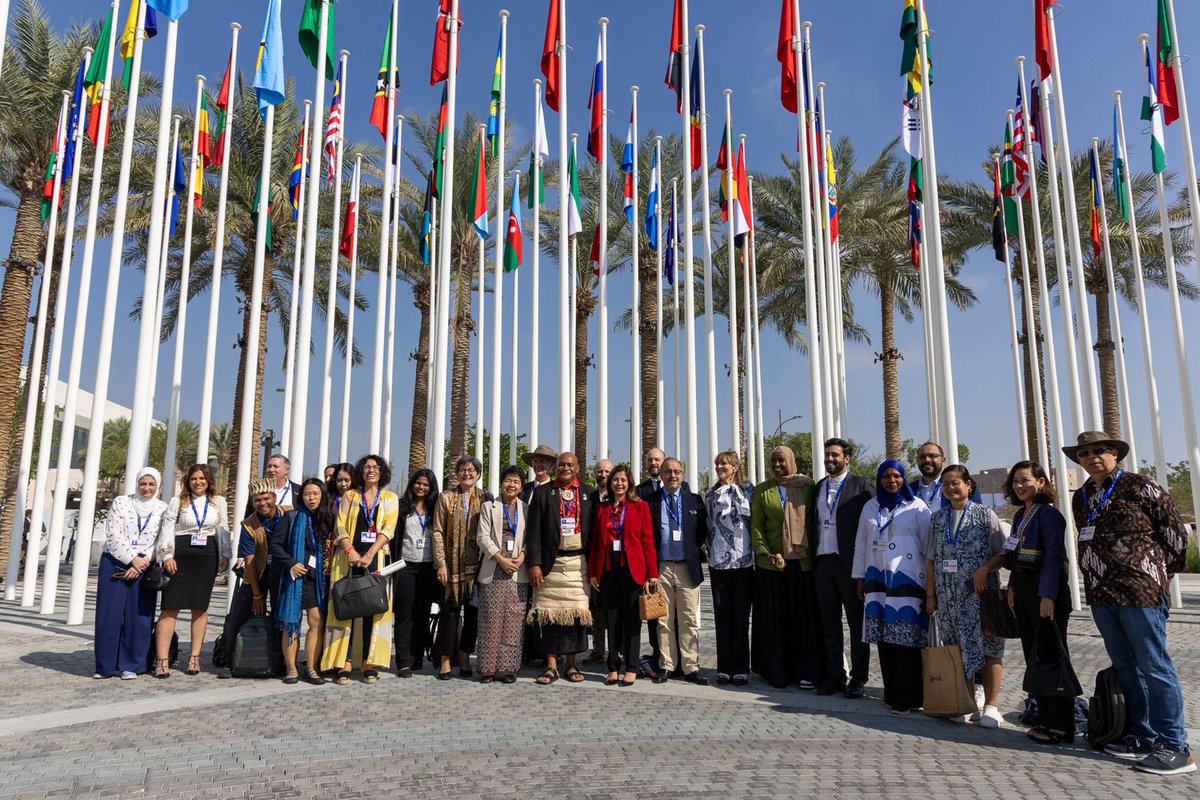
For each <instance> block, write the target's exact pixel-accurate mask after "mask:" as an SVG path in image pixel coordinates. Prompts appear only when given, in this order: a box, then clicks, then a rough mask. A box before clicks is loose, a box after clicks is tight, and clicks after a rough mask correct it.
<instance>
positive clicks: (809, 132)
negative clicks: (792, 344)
mask: <svg viewBox="0 0 1200 800" xmlns="http://www.w3.org/2000/svg"><path fill="white" fill-rule="evenodd" d="M803 30H804V34H803V37H804V38H803V42H802V43H801V48H802V50H803V53H804V63H805V64H806V65H807V69H805V70H804V72H803V73H802V74H803V75H804V76H805V78H806V80H805V86H804V95H805V97H806V98H808V99H807V103H806V105H807V106H808V108H806V109H805V111H804V118H805V119H804V147H805V150H807V149H808V148H810V147H811V148H812V149H813V152H812V157H813V158H815V159H816V163H810V169H809V171H808V194H807V195H806V197H807V198H808V202H809V203H811V205H812V213H813V217H814V223H813V227H814V230H813V239H814V243H815V246H816V247H815V252H814V254H813V258H814V259H815V261H814V272H815V277H816V280H817V305H816V306H815V307H814V308H813V310H812V312H811V313H813V314H816V317H817V326H818V329H819V331H820V332H819V334H818V336H817V339H816V341H814V342H812V343H811V344H810V346H812V347H815V348H816V353H817V356H818V357H819V358H820V359H821V372H822V374H824V375H825V376H826V378H827V379H826V380H825V381H823V382H822V383H821V396H822V402H821V413H822V416H823V421H824V424H823V427H824V429H825V431H826V433H830V432H835V431H836V430H837V426H836V425H834V422H833V416H834V415H833V380H832V379H831V378H830V376H832V375H833V361H832V357H831V354H830V352H829V331H828V330H826V322H825V225H824V223H823V222H822V216H821V215H822V214H823V213H824V212H823V209H822V208H821V169H820V164H821V161H820V158H821V153H820V152H819V146H818V144H817V135H818V134H817V110H816V105H817V93H816V90H815V89H814V87H813V68H812V23H811V22H805V23H804V25H803ZM822 454H823V451H822Z"/></svg>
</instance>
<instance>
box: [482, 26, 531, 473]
mask: <svg viewBox="0 0 1200 800" xmlns="http://www.w3.org/2000/svg"><path fill="white" fill-rule="evenodd" d="M507 69H508V11H507V10H505V9H501V11H500V99H499V100H498V101H497V104H496V106H497V107H496V114H497V115H498V119H497V128H496V137H497V145H498V148H497V151H496V264H495V268H494V270H493V276H492V292H493V297H492V316H493V319H492V409H491V410H492V430H491V442H490V444H491V453H492V455H491V461H490V462H489V464H488V481H487V485H488V486H489V487H491V490H492V491H493V492H496V493H499V492H500V460H501V458H502V457H503V456H502V455H501V453H500V403H501V387H502V384H503V381H504V378H503V374H504V371H503V369H502V367H503V364H502V363H501V361H502V359H503V357H504V354H503V351H502V349H501V345H502V344H503V340H504V241H505V238H506V237H507V233H508V213H507V209H508V206H507V205H506V204H505V202H504V178H505V173H504V145H505V141H504V140H505V131H504V125H505V122H506V116H507V109H506V108H505V105H506V104H507V102H508V98H507V91H506V84H507V82H508V77H507ZM533 146H534V147H535V148H536V147H537V143H536V142H534V145H533ZM517 180H518V181H519V180H520V178H518V179H517ZM518 187H520V183H518V184H517V187H514V189H513V191H514V193H516V194H520V192H519V191H518V190H517V188H518ZM516 284H517V276H516V275H515V274H514V275H513V291H514V300H513V302H514V306H513V309H514V310H513V320H514V330H513V359H512V362H513V367H511V368H512V369H513V370H514V371H513V378H514V380H513V401H512V409H513V410H512V415H513V417H512V423H513V424H512V439H511V442H512V446H513V448H514V450H513V455H514V456H515V455H516V446H517V439H516V436H517V423H516V414H517V411H516V409H517V402H516V393H517V384H516V380H515V378H516V371H515V365H516V363H517V359H516V355H517V349H516V343H517V335H516V329H515V328H516V323H515V320H516V318H517V312H516V305H515V303H516V298H515V292H516ZM481 338H482V337H481ZM480 361H481V362H482V359H480ZM481 366H482V363H481ZM482 378H483V374H482V373H480V379H481V381H482ZM513 463H516V461H515V459H514V462H513Z"/></svg>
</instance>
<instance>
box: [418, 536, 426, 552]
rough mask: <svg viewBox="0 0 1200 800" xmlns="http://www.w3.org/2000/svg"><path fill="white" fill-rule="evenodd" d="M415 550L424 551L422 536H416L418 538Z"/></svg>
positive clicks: (423, 538)
mask: <svg viewBox="0 0 1200 800" xmlns="http://www.w3.org/2000/svg"><path fill="white" fill-rule="evenodd" d="M417 549H418V550H424V549H425V537H424V536H418V537H417Z"/></svg>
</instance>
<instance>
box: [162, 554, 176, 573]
mask: <svg viewBox="0 0 1200 800" xmlns="http://www.w3.org/2000/svg"><path fill="white" fill-rule="evenodd" d="M163 569H165V570H166V571H167V574H168V575H174V574H175V570H177V569H179V567H178V566H177V565H176V564H175V559H173V558H168V559H167V560H166V561H164V562H163Z"/></svg>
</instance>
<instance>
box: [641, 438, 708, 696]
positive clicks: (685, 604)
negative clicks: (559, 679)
mask: <svg viewBox="0 0 1200 800" xmlns="http://www.w3.org/2000/svg"><path fill="white" fill-rule="evenodd" d="M660 474H661V476H662V482H663V485H662V488H661V489H659V490H658V491H657V492H655V493H654V494H652V495H650V497H649V498H647V500H646V502H647V503H649V504H650V527H651V528H652V529H653V532H654V549H655V552H656V554H657V556H658V574H659V578H658V584H659V588H660V589H661V590H662V592H663V593H664V594H665V595H666V598H667V615H666V616H665V617H662V618H661V619H659V620H658V650H659V658H660V661H659V667H660V668H661V669H659V671H658V674H657V675H656V676H655V677H654V682H655V683H663V682H665V681H666V680H667V677H668V676H669V675H670V674H671V672H672V671H673V670H674V669H675V666H676V664H678V666H679V668H680V669H681V670H682V671H683V676H684V678H685V679H687V680H689V681H691V682H692V683H694V684H697V685H698V686H707V685H708V678H706V677H704V673H702V672H701V671H700V614H699V612H700V584H701V583H702V582H703V581H704V572H703V571H702V570H701V568H700V561H701V556H700V546H701V543H703V541H704V537H705V534H706V531H707V525H706V514H705V510H704V501H703V500H702V499H700V495H698V494H696V493H695V492H692V491H690V490H689V489H688V487H687V485H686V484H684V482H683V464H682V463H681V462H680V461H679V460H678V459H674V458H668V459H666V460H665V461H663V463H662V469H661V472H660ZM676 652H678V654H679V660H678V662H676V659H675V654H676Z"/></svg>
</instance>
